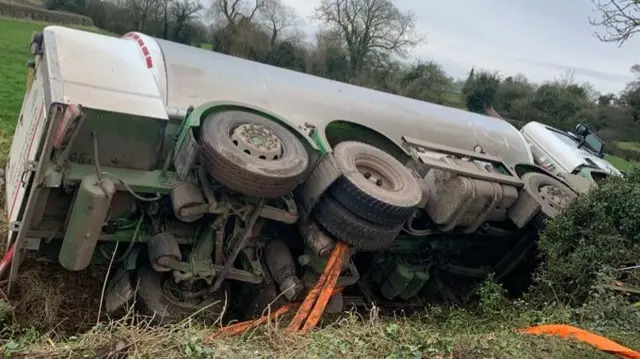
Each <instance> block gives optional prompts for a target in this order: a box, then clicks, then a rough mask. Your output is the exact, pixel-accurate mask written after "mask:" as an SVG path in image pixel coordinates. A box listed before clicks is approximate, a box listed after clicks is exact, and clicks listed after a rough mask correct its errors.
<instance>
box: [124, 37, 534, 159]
mask: <svg viewBox="0 0 640 359" xmlns="http://www.w3.org/2000/svg"><path fill="white" fill-rule="evenodd" d="M123 39H126V40H130V41H134V42H136V43H137V45H138V47H139V48H140V56H141V59H142V60H143V61H144V63H145V66H146V67H147V69H148V71H150V72H151V73H152V74H153V76H154V78H155V80H156V83H157V85H158V89H159V92H160V94H161V98H162V100H163V101H164V104H165V107H166V110H167V113H168V115H169V117H174V118H181V117H182V116H184V115H185V112H186V110H187V108H188V107H189V106H191V105H194V106H197V105H199V104H202V103H205V102H209V101H230V102H234V103H244V104H249V105H252V106H255V107H258V108H261V109H264V110H267V111H270V112H271V113H274V114H277V115H279V116H281V117H282V118H283V119H285V120H287V121H289V122H290V123H291V124H293V125H294V126H303V125H304V124H305V123H310V124H313V125H315V126H316V127H317V129H318V130H321V131H323V130H324V128H325V127H326V126H327V125H328V124H329V123H331V122H332V121H335V120H341V121H350V122H354V123H357V124H360V125H364V126H367V127H369V128H372V129H374V130H377V131H378V132H380V133H382V134H384V135H386V136H387V137H389V138H390V139H392V140H393V141H395V142H396V143H398V144H400V143H401V138H402V136H404V135H410V136H412V137H416V138H419V139H421V140H425V141H430V142H435V143H438V144H444V145H448V146H454V147H458V148H461V149H465V150H473V149H474V147H475V146H476V145H480V146H482V148H483V149H484V150H485V152H486V153H488V154H490V155H494V156H499V157H501V158H502V159H503V160H504V161H505V162H506V163H507V164H509V165H513V164H515V163H533V157H532V155H531V151H530V149H529V146H528V145H527V143H526V142H525V139H524V138H523V136H522V134H521V133H520V132H519V131H518V130H517V129H516V128H515V127H513V126H512V125H511V124H509V123H508V122H506V121H504V120H501V119H497V118H493V117H489V116H485V115H480V114H475V113H471V112H468V111H464V110H459V109H454V108H450V107H446V106H441V105H437V104H432V103H428V102H424V101H419V100H414V99H410V98H406V97H402V96H397V95H393V94H389V93H384V92H380V91H375V90H371V89H367V88H363V87H358V86H353V85H349V84H345V83H341V82H337V81H332V80H328V79H324V78H320V77H316V76H312V75H308V74H304V73H300V72H295V71H291V70H286V69H282V68H278V67H275V66H270V65H265V64H261V63H258V62H254V61H249V60H244V59H240V58H237V57H233V56H229V55H224V54H220V53H216V52H213V51H210V50H206V49H201V48H197V47H193V46H187V45H183V44H178V43H174V42H171V41H167V40H162V39H157V38H153V37H150V36H147V35H144V34H141V33H137V32H130V33H127V34H125V35H123Z"/></svg>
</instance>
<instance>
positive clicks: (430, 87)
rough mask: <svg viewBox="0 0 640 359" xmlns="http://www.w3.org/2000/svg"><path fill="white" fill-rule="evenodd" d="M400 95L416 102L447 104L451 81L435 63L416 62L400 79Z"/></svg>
mask: <svg viewBox="0 0 640 359" xmlns="http://www.w3.org/2000/svg"><path fill="white" fill-rule="evenodd" d="M400 86H401V89H402V90H401V94H402V95H404V96H407V97H412V98H415V99H418V100H423V101H429V102H435V103H438V104H445V103H447V96H448V95H449V94H450V93H451V92H452V80H451V79H450V78H449V77H448V76H447V74H446V73H445V72H444V70H443V69H442V67H440V65H438V64H436V63H435V62H418V63H417V64H416V65H414V66H411V67H410V68H409V69H408V70H407V71H406V72H405V73H404V75H403V76H402V77H401V78H400Z"/></svg>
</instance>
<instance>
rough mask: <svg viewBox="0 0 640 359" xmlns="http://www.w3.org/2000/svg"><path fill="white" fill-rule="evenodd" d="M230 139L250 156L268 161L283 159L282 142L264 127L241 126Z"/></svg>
mask: <svg viewBox="0 0 640 359" xmlns="http://www.w3.org/2000/svg"><path fill="white" fill-rule="evenodd" d="M230 137H231V141H232V142H233V144H234V145H235V146H236V147H237V148H238V149H239V150H240V151H242V152H244V153H246V154H247V155H249V156H252V157H257V158H260V159H263V160H266V161H275V160H278V159H279V158H282V152H283V145H282V141H281V140H280V138H278V136H276V135H275V134H274V133H273V132H271V131H270V130H269V129H268V128H266V127H264V126H262V125H258V124H244V125H240V126H238V127H236V128H235V129H234V130H233V132H232V133H231V136H230Z"/></svg>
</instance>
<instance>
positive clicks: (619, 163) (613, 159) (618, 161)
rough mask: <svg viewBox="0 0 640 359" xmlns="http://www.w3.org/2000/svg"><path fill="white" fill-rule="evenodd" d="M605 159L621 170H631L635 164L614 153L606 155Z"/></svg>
mask: <svg viewBox="0 0 640 359" xmlns="http://www.w3.org/2000/svg"><path fill="white" fill-rule="evenodd" d="M604 159H605V160H606V161H609V162H610V163H611V164H612V165H614V166H615V167H616V168H617V169H619V170H621V171H629V170H631V168H632V167H633V166H634V165H635V163H634V162H631V161H627V160H625V159H624V158H620V157H618V156H613V155H605V156H604Z"/></svg>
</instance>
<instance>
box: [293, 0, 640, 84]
mask: <svg viewBox="0 0 640 359" xmlns="http://www.w3.org/2000/svg"><path fill="white" fill-rule="evenodd" d="M284 1H285V3H287V4H289V5H290V6H291V7H293V8H294V9H296V10H297V12H298V14H299V15H300V16H301V17H302V18H303V19H304V20H305V29H306V31H307V33H308V34H312V33H313V32H314V31H315V29H316V28H317V27H318V26H319V24H317V23H315V22H314V21H313V20H311V19H309V17H310V16H311V15H312V14H313V9H315V8H316V7H317V6H318V4H319V3H320V0H284ZM394 2H395V3H396V5H397V6H398V7H399V8H400V9H402V10H409V9H410V10H413V12H414V13H415V14H416V15H417V18H418V19H417V26H418V29H419V31H420V32H421V33H422V34H424V35H425V36H426V39H427V42H426V43H425V44H423V45H421V46H420V47H419V48H416V49H415V50H414V52H413V57H415V58H420V59H424V60H434V61H436V62H438V63H440V64H441V65H442V66H443V68H444V69H445V71H447V73H449V74H450V75H451V76H454V77H460V78H464V77H466V75H467V74H468V72H469V70H470V69H471V67H472V66H475V67H476V68H482V69H489V70H498V71H499V72H500V73H501V74H502V75H515V74H518V73H522V74H525V75H526V76H527V77H528V78H529V79H531V80H532V81H535V82H543V81H547V80H553V79H554V78H557V77H559V76H561V75H562V74H563V73H565V72H566V71H567V70H568V69H571V68H572V69H574V74H575V79H576V80H577V81H579V82H583V81H588V82H590V83H592V84H593V85H594V86H595V88H596V89H597V90H598V91H600V92H614V93H617V92H619V91H620V90H622V89H623V88H624V85H625V83H626V82H628V81H629V80H630V79H631V78H632V75H631V73H630V71H629V69H630V67H631V65H633V64H634V63H640V51H639V50H640V36H639V37H638V38H635V39H631V40H630V41H628V42H627V43H626V44H625V45H624V46H623V47H622V48H618V46H617V44H605V43H601V42H600V41H599V40H598V39H596V38H595V37H594V36H593V33H594V31H595V30H596V29H595V28H594V27H593V26H591V25H590V24H589V17H590V16H591V17H595V16H597V13H595V12H594V11H593V7H592V4H591V1H590V0H482V1H478V0H395V1H394Z"/></svg>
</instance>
